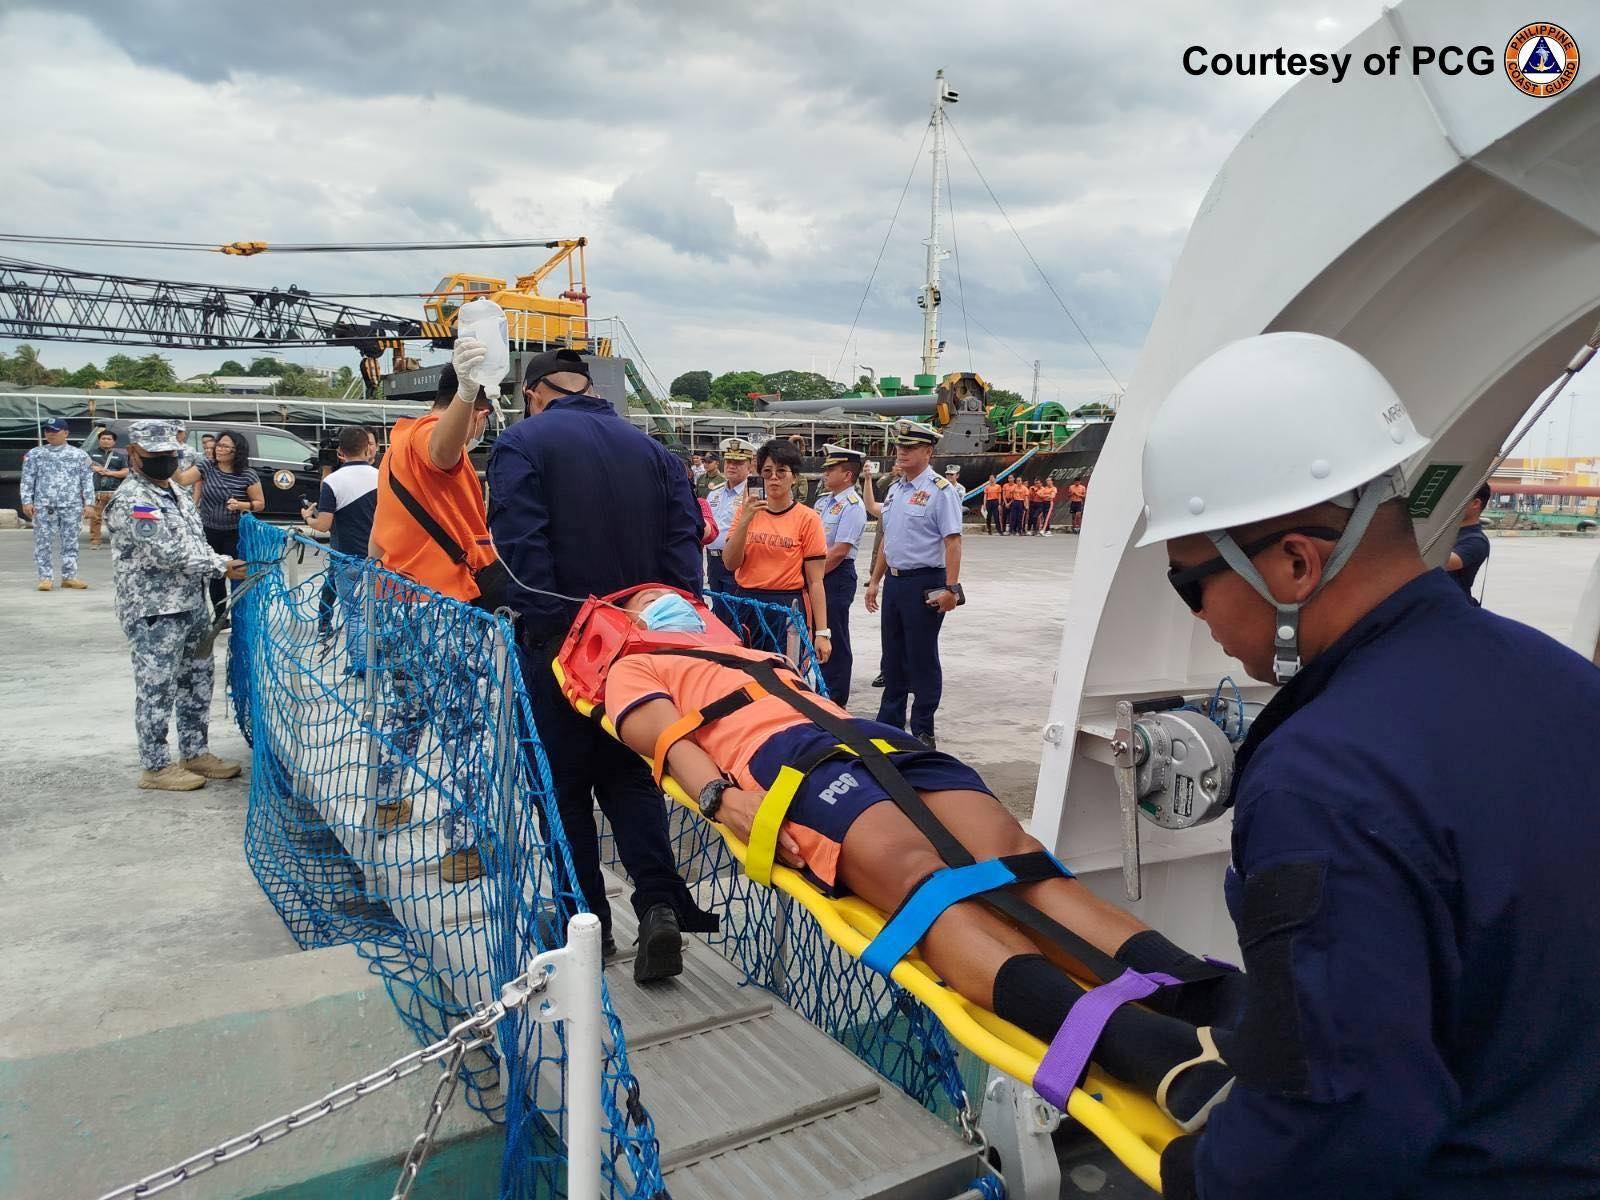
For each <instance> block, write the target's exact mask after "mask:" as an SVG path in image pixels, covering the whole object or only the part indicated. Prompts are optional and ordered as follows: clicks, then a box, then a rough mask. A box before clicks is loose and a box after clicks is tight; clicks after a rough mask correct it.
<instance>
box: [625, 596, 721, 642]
mask: <svg viewBox="0 0 1600 1200" xmlns="http://www.w3.org/2000/svg"><path fill="white" fill-rule="evenodd" d="M639 620H640V621H642V622H643V623H644V627H645V628H646V629H648V630H650V631H651V632H653V633H704V632H705V631H706V623H705V621H704V620H702V619H701V617H700V614H699V613H697V612H695V610H694V606H693V605H691V604H690V603H689V602H688V601H687V600H685V599H684V598H683V597H682V596H680V595H678V594H677V593H676V592H668V593H667V594H666V595H665V596H658V597H656V598H655V599H654V600H652V601H650V603H649V604H646V605H645V606H644V609H643V610H642V611H641V612H640V613H639Z"/></svg>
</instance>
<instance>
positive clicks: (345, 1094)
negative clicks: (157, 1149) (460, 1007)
mask: <svg viewBox="0 0 1600 1200" xmlns="http://www.w3.org/2000/svg"><path fill="white" fill-rule="evenodd" d="M549 985H550V975H549V972H548V970H541V971H540V973H539V975H538V977H537V978H532V979H530V978H529V977H528V976H527V975H519V976H517V977H516V978H515V979H513V980H512V981H511V982H510V983H508V984H506V985H505V987H503V988H502V989H501V990H500V998H499V999H498V1000H493V1001H490V1002H489V1003H487V1004H482V1005H479V1006H478V1007H477V1008H476V1009H474V1010H473V1012H472V1015H471V1016H469V1017H467V1018H466V1019H465V1020H463V1021H461V1022H460V1023H459V1024H457V1025H454V1026H452V1027H451V1029H450V1032H449V1033H447V1034H445V1035H444V1037H442V1038H440V1039H439V1040H438V1041H437V1042H434V1043H433V1044H432V1045H431V1046H424V1047H423V1048H422V1049H420V1050H415V1051H412V1053H410V1054H407V1055H406V1056H405V1057H404V1058H397V1059H395V1060H394V1062H392V1063H390V1064H389V1065H388V1066H386V1067H384V1068H383V1069H382V1070H380V1071H374V1072H373V1073H372V1074H370V1075H364V1076H362V1077H361V1078H360V1079H356V1080H353V1081H352V1082H350V1083H347V1084H345V1085H344V1086H343V1087H341V1088H335V1089H334V1090H333V1091H331V1092H329V1093H328V1094H327V1095H326V1096H323V1097H322V1098H321V1099H320V1100H314V1101H312V1102H311V1103H310V1104H306V1105H302V1106H301V1107H299V1108H297V1109H295V1110H294V1111H293V1112H289V1113H285V1114H284V1115H283V1116H281V1117H278V1118H277V1119H275V1120H272V1121H268V1122H267V1123H266V1124H264V1125H258V1126H257V1127H256V1128H254V1129H252V1130H251V1131H250V1132H249V1133H244V1134H240V1135H239V1136H238V1137H235V1138H230V1139H228V1140H227V1141H225V1142H223V1143H221V1144H220V1145H218V1146H213V1147H212V1148H211V1149H209V1150H202V1151H201V1152H200V1153H199V1154H193V1155H190V1156H189V1157H188V1158H186V1159H184V1160H183V1161H182V1162H179V1163H174V1164H173V1165H172V1166H170V1167H167V1168H166V1169H165V1170H162V1171H157V1172H155V1173H154V1174H152V1175H146V1176H145V1177H144V1178H143V1179H140V1180H138V1181H137V1182H135V1183H129V1184H124V1185H123V1186H122V1187H119V1188H117V1189H116V1190H115V1191H110V1192H107V1193H106V1194H105V1195H104V1196H102V1197H100V1200H144V1197H146V1196H154V1195H156V1194H157V1193H159V1192H164V1191H166V1190H167V1189H168V1188H173V1187H177V1186H178V1185H179V1184H180V1183H187V1182H188V1181H189V1180H191V1179H193V1178H194V1177H195V1176H196V1175H200V1174H203V1173H204V1172H206V1171H209V1170H210V1169H211V1168H212V1167H215V1166H217V1165H218V1164H219V1163H225V1162H230V1161H232V1160H233V1159H236V1158H242V1157H244V1156H245V1155H246V1154H249V1153H250V1152H251V1151H253V1150H259V1149H261V1147H263V1146H265V1145H268V1144H269V1143H272V1142H275V1141H277V1140H278V1139H279V1138H281V1137H286V1136H287V1135H289V1134H291V1133H294V1132H295V1131H296V1130H298V1129H304V1128H305V1127H306V1126H307V1125H310V1124H311V1123H312V1122H314V1121H320V1120H321V1119H322V1118H323V1117H326V1116H328V1115H330V1114H331V1113H335V1112H338V1111H339V1110H340V1109H342V1108H346V1107H348V1106H349V1105H351V1104H354V1103H355V1102H356V1101H357V1100H364V1099H366V1098H367V1097H368V1096H370V1095H372V1094H373V1093H374V1092H377V1091H381V1090H382V1089H384V1088H386V1087H388V1086H389V1085H390V1084H392V1083H398V1082H399V1081H400V1080H402V1079H404V1078H406V1077H407V1076H408V1075H413V1074H415V1073H416V1072H417V1071H420V1070H421V1069H422V1068H423V1067H425V1066H427V1065H428V1064H429V1063H434V1062H438V1061H439V1060H440V1059H448V1060H449V1061H448V1062H446V1064H445V1072H444V1077H443V1078H442V1079H441V1080H440V1081H439V1085H438V1087H437V1088H435V1089H434V1096H433V1103H432V1104H431V1105H430V1107H429V1109H428V1116H427V1118H426V1120H425V1121H424V1124H423V1129H422V1133H420V1134H419V1135H418V1136H417V1139H416V1140H415V1141H414V1142H413V1143H412V1145H411V1149H410V1151H408V1152H407V1154H406V1160H405V1164H404V1166H403V1167H402V1171H401V1177H400V1181H399V1183H397V1184H396V1188H395V1193H394V1194H395V1196H396V1197H397V1198H400V1200H403V1198H404V1197H405V1196H407V1195H408V1194H409V1193H410V1191H411V1186H412V1184H413V1183H415V1181H416V1176H417V1172H418V1171H419V1170H421V1168H422V1162H423V1159H425V1158H426V1157H427V1155H428V1150H429V1149H430V1147H431V1146H432V1144H433V1137H434V1134H435V1132H436V1131H437V1129H438V1127H439V1121H440V1119H441V1118H442V1117H443V1116H444V1111H445V1109H446V1108H448V1107H449V1106H450V1102H451V1101H452V1100H453V1099H454V1098H455V1092H456V1084H457V1082H458V1080H459V1078H460V1075H461V1070H460V1068H461V1064H462V1061H463V1060H464V1059H465V1058H466V1055H467V1052H468V1051H470V1050H476V1049H477V1048H478V1047H480V1046H483V1045H486V1044H488V1042H490V1041H491V1040H492V1039H493V1037H494V1027H495V1026H496V1025H498V1024H499V1023H500V1022H501V1021H503V1020H505V1018H506V1015H507V1014H508V1013H510V1012H512V1011H513V1010H515V1009H518V1008H521V1007H522V1006H523V1005H525V1004H527V1003H528V1001H529V1000H531V999H532V998H533V997H534V996H536V995H538V994H539V993H540V992H543V991H544V990H545V989H546V988H547V987H548V986H549Z"/></svg>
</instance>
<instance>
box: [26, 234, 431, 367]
mask: <svg viewBox="0 0 1600 1200" xmlns="http://www.w3.org/2000/svg"><path fill="white" fill-rule="evenodd" d="M442 333H443V331H442V330H439V329H436V328H435V327H434V326H433V323H432V322H425V321H417V320H414V319H411V318H407V317H397V316H394V315H393V314H391V313H385V312H379V311H377V310H375V309H366V308H359V307H356V306H354V305H350V304H341V303H338V302H335V301H330V300H324V299H319V298H317V297H314V296H312V295H310V294H309V293H307V292H304V291H302V290H301V289H299V288H296V287H290V288H288V289H287V290H280V289H278V288H272V289H269V290H263V289H261V288H245V287H227V286H220V285H216V284H205V283H182V282H177V281H173V280H164V279H141V278H138V277H135V276H129V275H105V274H99V273H95V272H91V271H76V270H71V269H68V268H63V267H48V266H44V265H41V264H39V263H29V262H23V261H20V260H17V259H0V337H8V338H30V339H35V340H41V341H57V342H101V343H107V344H112V345H131V346H168V347H174V348H178V349H187V350H219V349H231V348H234V347H241V348H249V347H253V346H262V347H265V346H352V347H354V348H355V349H357V350H359V351H360V352H361V355H362V363H361V367H362V370H361V374H362V378H363V380H364V381H365V382H366V385H367V390H368V393H369V394H372V393H374V392H375V390H376V386H377V381H378V379H379V378H380V375H381V372H380V371H379V369H378V362H377V359H378V357H379V355H381V354H382V353H383V351H384V350H387V349H393V348H395V347H396V346H397V345H399V344H401V343H402V342H403V340H404V339H406V338H432V337H437V336H441V334H442Z"/></svg>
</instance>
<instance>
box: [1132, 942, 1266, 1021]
mask: <svg viewBox="0 0 1600 1200" xmlns="http://www.w3.org/2000/svg"><path fill="white" fill-rule="evenodd" d="M1115 957H1116V960H1117V961H1118V962H1119V963H1121V964H1122V965H1123V966H1125V967H1131V968H1133V969H1134V970H1135V971H1138V972H1140V973H1141V974H1148V973H1149V972H1151V971H1164V972H1166V973H1167V974H1169V975H1177V976H1179V977H1180V978H1181V977H1182V975H1183V973H1184V972H1185V971H1186V970H1195V969H1200V970H1209V971H1218V972H1220V974H1217V975H1214V976H1213V977H1212V978H1210V979H1197V980H1195V981H1194V982H1193V983H1183V984H1179V985H1178V986H1177V987H1164V988H1161V989H1160V990H1159V991H1157V992H1156V993H1155V994H1154V995H1152V996H1151V997H1150V998H1149V999H1147V1000H1144V1001H1143V1002H1142V1003H1143V1004H1145V1006H1146V1007H1148V1008H1153V1009H1155V1011H1156V1012H1159V1013H1166V1014H1167V1015H1168V1016H1171V1017H1177V1018H1178V1019H1179V1020H1183V1021H1187V1022H1189V1023H1190V1024H1191V1025H1222V1026H1230V1025H1233V1024H1235V1023H1236V1021H1237V1017H1238V1015H1239V1012H1240V1011H1241V1009H1242V1008H1243V1004H1244V975H1243V974H1242V973H1241V972H1238V971H1225V970H1222V969H1221V968H1220V967H1213V966H1212V965H1211V964H1210V963H1208V962H1206V961H1205V960H1204V959H1200V958H1196V957H1195V956H1194V955H1192V954H1190V953H1189V952H1188V951H1187V950H1185V949H1183V948H1182V947H1181V946H1176V945H1174V944H1173V943H1172V942H1170V941H1168V940H1167V939H1166V938H1165V937H1164V936H1162V935H1161V934H1160V933H1157V932H1156V931H1155V930H1154V929H1144V930H1141V931H1140V932H1138V933H1136V934H1134V935H1133V936H1132V937H1131V938H1129V939H1128V940H1127V941H1125V942H1123V943H1122V948H1121V949H1120V950H1118V951H1117V953H1116V955H1115Z"/></svg>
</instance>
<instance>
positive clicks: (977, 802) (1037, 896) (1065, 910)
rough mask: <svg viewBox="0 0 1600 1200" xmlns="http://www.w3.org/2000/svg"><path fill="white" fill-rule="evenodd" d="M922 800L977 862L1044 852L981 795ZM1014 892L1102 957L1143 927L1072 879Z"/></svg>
mask: <svg viewBox="0 0 1600 1200" xmlns="http://www.w3.org/2000/svg"><path fill="white" fill-rule="evenodd" d="M922 798H923V800H924V801H926V802H927V805H928V807H929V808H931V809H932V810H933V814H934V816H936V817H938V818H939V821H940V823H941V824H942V825H944V827H945V828H946V829H948V830H949V831H950V832H951V833H953V834H955V836H956V840H958V841H959V842H960V843H961V844H962V845H963V846H965V847H966V848H967V849H968V850H969V851H970V852H971V853H972V856H973V857H974V858H976V859H978V860H979V861H980V862H981V861H983V860H984V859H989V858H1001V857H1004V856H1006V855H1010V854H1032V853H1036V852H1037V851H1040V850H1043V849H1044V847H1043V846H1042V845H1040V843H1039V841H1038V840H1037V839H1036V838H1034V837H1032V836H1030V835H1029V833H1028V832H1027V830H1025V829H1023V828H1022V826H1021V825H1019V824H1018V823H1017V819H1016V818H1015V817H1013V816H1012V815H1011V814H1010V813H1009V812H1007V811H1006V810H1005V807H1004V806H1003V805H1002V804H1001V803H1000V801H998V800H996V799H995V798H994V797H993V796H990V795H987V794H986V793H984V792H968V791H953V792H924V793H923V794H922ZM1015 890H1016V892H1017V894H1018V895H1019V896H1021V897H1022V899H1024V900H1026V901H1027V902H1028V903H1029V904H1031V905H1033V906H1034V907H1035V908H1037V909H1038V910H1039V911H1040V912H1042V913H1044V914H1045V915H1046V916H1048V917H1052V918H1054V919H1055V920H1056V921H1059V922H1060V923H1061V924H1062V925H1065V926H1066V927H1067V928H1068V929H1070V930H1072V931H1073V932H1074V933H1076V934H1077V935H1078V936H1079V937H1081V938H1083V939H1084V941H1086V942H1088V943H1089V944H1090V945H1092V946H1093V947H1094V948H1095V949H1096V950H1101V951H1103V952H1105V953H1106V954H1113V955H1114V954H1115V953H1116V952H1117V951H1118V950H1119V949H1120V948H1121V947H1122V945H1123V943H1124V942H1126V941H1127V940H1128V939H1129V938H1130V937H1132V936H1133V935H1134V934H1136V933H1141V932H1143V931H1144V930H1145V929H1147V928H1148V926H1146V925H1145V924H1144V922H1143V921H1140V920H1139V918H1137V917H1135V916H1134V915H1133V914H1132V913H1130V912H1127V911H1126V910H1124V909H1121V908H1118V907H1117V906H1116V905H1115V904H1112V903H1110V902H1109V901H1106V900H1102V899H1101V898H1100V897H1098V896H1096V895H1095V894H1094V893H1093V892H1091V891H1090V890H1089V889H1088V888H1086V887H1084V886H1083V884H1081V883H1079V882H1078V881H1077V880H1076V879H1048V880H1045V881H1043V882H1042V883H1033V884H1028V885H1026V886H1023V887H1019V888H1017V889H1015ZM1038 950H1040V951H1042V952H1044V953H1045V954H1048V955H1049V956H1050V958H1051V959H1052V960H1053V961H1055V962H1057V963H1059V964H1061V965H1063V966H1066V967H1067V968H1068V969H1070V970H1072V971H1073V972H1075V973H1077V974H1080V975H1081V974H1084V970H1083V968H1082V965H1081V964H1079V963H1077V962H1075V961H1073V960H1071V959H1069V958H1068V957H1067V956H1066V955H1065V954H1064V953H1062V952H1061V951H1060V950H1058V949H1057V948H1056V947H1055V946H1053V945H1051V944H1049V943H1044V942H1041V943H1038Z"/></svg>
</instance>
